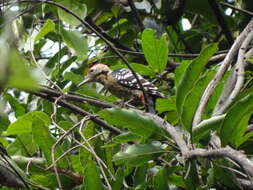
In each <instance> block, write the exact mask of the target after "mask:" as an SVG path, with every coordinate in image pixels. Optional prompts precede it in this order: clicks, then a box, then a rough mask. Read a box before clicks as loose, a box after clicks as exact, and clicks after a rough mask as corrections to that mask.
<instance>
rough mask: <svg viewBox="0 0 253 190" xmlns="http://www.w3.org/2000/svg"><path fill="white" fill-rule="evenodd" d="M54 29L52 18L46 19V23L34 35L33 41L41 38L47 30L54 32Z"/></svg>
mask: <svg viewBox="0 0 253 190" xmlns="http://www.w3.org/2000/svg"><path fill="white" fill-rule="evenodd" d="M54 30H55V24H54V22H53V21H52V20H50V19H48V20H47V21H46V23H45V24H44V25H43V27H42V28H41V29H40V32H39V33H38V34H37V36H36V37H35V40H34V42H37V41H39V40H40V39H41V38H43V37H44V36H45V35H47V34H48V33H49V32H54Z"/></svg>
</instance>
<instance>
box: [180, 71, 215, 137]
mask: <svg viewBox="0 0 253 190" xmlns="http://www.w3.org/2000/svg"><path fill="white" fill-rule="evenodd" d="M215 73H216V72H215V71H212V70H210V71H209V72H208V73H206V74H204V75H203V76H201V77H200V78H199V79H198V81H196V83H195V85H194V86H193V87H192V89H191V90H190V91H189V92H188V94H185V100H184V103H183V110H182V113H181V115H180V119H181V122H182V126H183V127H184V128H185V129H187V130H188V131H190V132H191V130H192V120H193V117H194V114H195V111H196V109H197V107H198V105H199V101H200V98H201V96H202V94H203V92H204V90H205V88H206V86H207V85H208V83H209V82H210V80H211V79H212V78H213V76H214V75H215Z"/></svg>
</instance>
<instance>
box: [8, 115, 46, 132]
mask: <svg viewBox="0 0 253 190" xmlns="http://www.w3.org/2000/svg"><path fill="white" fill-rule="evenodd" d="M35 117H38V118H40V119H41V121H43V123H44V125H45V126H49V125H50V120H49V117H48V116H47V115H46V114H45V113H43V112H41V111H34V112H29V113H27V114H25V115H23V116H22V117H20V118H18V120H16V121H15V122H14V123H11V124H10V125H9V127H8V129H7V131H6V132H5V133H4V135H18V134H22V133H30V132H32V123H33V119H34V118H35Z"/></svg>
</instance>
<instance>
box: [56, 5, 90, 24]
mask: <svg viewBox="0 0 253 190" xmlns="http://www.w3.org/2000/svg"><path fill="white" fill-rule="evenodd" d="M58 1H59V3H60V4H62V5H63V6H64V7H66V8H67V9H69V10H71V11H72V12H73V13H75V14H76V15H78V16H79V17H80V18H81V19H84V18H85V17H86V15H87V7H86V5H85V4H84V3H82V2H80V1H71V0H58ZM58 15H59V17H60V19H61V20H63V21H64V22H66V23H68V24H70V25H71V26H78V25H80V24H81V22H80V21H79V20H78V19H77V18H75V17H74V16H72V15H71V14H70V13H67V12H66V11H64V10H62V9H61V8H58Z"/></svg>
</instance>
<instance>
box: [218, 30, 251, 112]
mask: <svg viewBox="0 0 253 190" xmlns="http://www.w3.org/2000/svg"><path fill="white" fill-rule="evenodd" d="M252 39H253V30H252V31H251V32H250V33H249V34H248V36H247V37H246V39H245V40H244V42H243V43H242V46H241V47H240V50H239V54H238V59H237V63H236V65H235V68H234V70H233V72H232V73H231V75H232V77H231V78H229V79H230V80H231V81H229V79H228V81H227V82H229V83H231V84H232V85H231V86H230V89H228V88H225V89H224V91H229V93H228V94H227V95H228V96H223V94H222V95H221V99H220V100H219V101H218V104H217V105H216V107H215V109H214V112H213V115H220V114H222V113H224V112H225V111H226V109H227V108H228V107H229V106H230V105H231V103H232V102H233V101H234V99H235V98H236V96H237V95H238V94H239V92H240V90H241V89H242V87H243V83H244V75H245V69H244V68H245V66H246V50H247V47H248V46H249V44H250V43H251V41H252ZM233 84H234V85H233Z"/></svg>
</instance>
